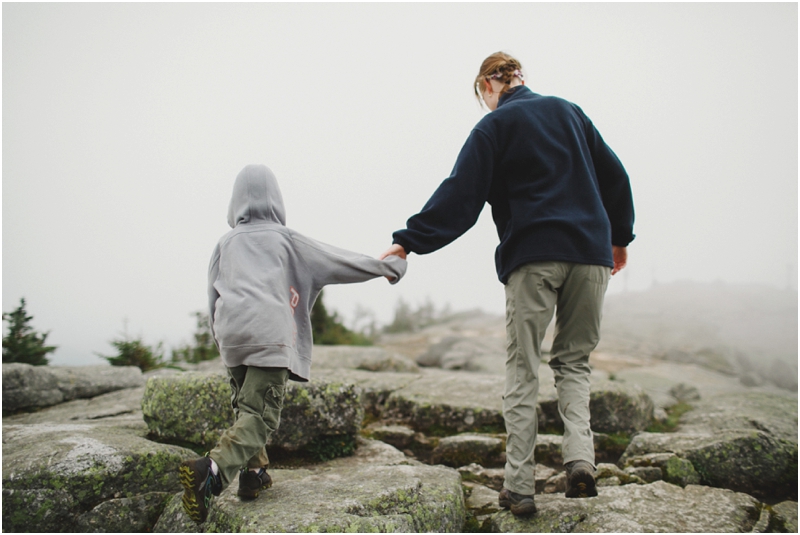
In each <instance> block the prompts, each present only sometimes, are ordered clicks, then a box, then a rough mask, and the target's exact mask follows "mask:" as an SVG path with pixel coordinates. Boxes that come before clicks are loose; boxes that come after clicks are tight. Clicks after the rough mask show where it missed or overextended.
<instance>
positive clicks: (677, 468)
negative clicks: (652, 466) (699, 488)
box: [661, 455, 700, 487]
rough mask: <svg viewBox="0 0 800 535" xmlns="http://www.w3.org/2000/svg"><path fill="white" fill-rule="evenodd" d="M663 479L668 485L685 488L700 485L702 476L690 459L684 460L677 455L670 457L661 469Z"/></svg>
mask: <svg viewBox="0 0 800 535" xmlns="http://www.w3.org/2000/svg"><path fill="white" fill-rule="evenodd" d="M661 477H662V478H663V479H664V481H666V482H667V483H672V484H673V485H678V486H681V487H685V486H686V485H697V484H699V483H700V474H698V473H697V471H696V470H695V469H694V465H693V464H692V462H691V461H689V460H688V459H682V458H680V457H678V456H677V455H675V456H673V457H670V458H669V460H668V461H667V462H666V463H664V466H663V467H662V469H661Z"/></svg>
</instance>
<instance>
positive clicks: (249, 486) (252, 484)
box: [236, 468, 272, 500]
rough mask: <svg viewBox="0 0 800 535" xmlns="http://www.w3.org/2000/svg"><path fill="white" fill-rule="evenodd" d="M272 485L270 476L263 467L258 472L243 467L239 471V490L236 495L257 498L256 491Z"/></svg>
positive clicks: (249, 498) (246, 498) (248, 498)
mask: <svg viewBox="0 0 800 535" xmlns="http://www.w3.org/2000/svg"><path fill="white" fill-rule="evenodd" d="M271 486H272V478H271V477H269V474H268V473H267V471H266V470H264V469H263V468H262V469H261V470H259V471H258V472H253V471H252V470H249V469H244V470H242V471H241V472H239V490H238V491H236V495H237V496H239V497H240V498H242V499H245V500H254V499H256V498H258V493H259V492H260V491H262V490H264V489H268V488H270V487H271Z"/></svg>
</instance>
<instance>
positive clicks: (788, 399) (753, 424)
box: [678, 390, 797, 443]
mask: <svg viewBox="0 0 800 535" xmlns="http://www.w3.org/2000/svg"><path fill="white" fill-rule="evenodd" d="M690 403H691V405H692V410H690V411H688V412H686V413H685V414H683V415H682V416H681V420H680V427H679V429H678V430H679V431H681V432H685V433H712V434H713V433H716V432H718V431H729V430H751V431H763V432H765V433H768V434H769V435H771V436H773V437H775V438H779V439H783V440H789V441H794V442H795V443H796V442H797V396H796V395H794V396H793V395H789V394H784V393H782V392H759V391H751V390H748V391H744V392H736V393H732V392H731V393H720V394H716V395H713V396H706V397H705V398H704V399H702V400H696V401H692V402H690Z"/></svg>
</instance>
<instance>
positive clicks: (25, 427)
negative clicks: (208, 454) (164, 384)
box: [3, 418, 197, 531]
mask: <svg viewBox="0 0 800 535" xmlns="http://www.w3.org/2000/svg"><path fill="white" fill-rule="evenodd" d="M17 421H19V420H17ZM146 431H147V429H146V427H145V426H144V424H143V422H140V423H139V425H138V426H136V425H132V424H130V423H126V422H124V421H123V422H122V423H120V422H117V421H115V420H114V419H113V418H110V419H108V420H98V421H89V420H82V421H78V422H76V423H63V422H59V421H57V420H55V421H52V422H50V423H30V424H25V423H7V422H6V421H4V423H3V498H4V499H3V505H4V507H3V529H4V530H6V531H30V530H33V531H48V529H45V528H52V527H55V528H56V529H54V531H78V530H82V529H81V520H80V518H81V515H84V514H85V513H89V512H90V511H92V510H94V509H95V508H96V507H97V506H98V505H99V504H101V503H103V502H106V501H108V500H113V499H119V498H128V499H131V500H134V501H137V500H140V499H139V498H137V497H140V496H143V495H147V494H150V493H159V492H168V493H173V492H175V490H176V489H179V488H180V485H179V483H178V477H177V468H178V465H179V464H180V462H181V461H182V460H184V459H189V458H193V457H196V456H197V454H195V453H194V452H193V451H191V450H188V449H185V448H181V447H178V446H170V445H166V444H157V443H154V442H151V441H149V440H147V439H146V438H145V434H146ZM155 501H156V502H157V501H158V500H155ZM137 503H141V501H138V502H137ZM150 506H153V508H154V509H159V508H160V507H162V506H163V504H162V505H159V504H155V503H153V501H148V500H147V499H145V500H144V505H141V506H137V507H140V508H139V510H142V508H144V509H148V508H150ZM116 510H117V511H120V509H119V508H117V509H116ZM153 514H155V512H153ZM101 516H103V515H102V514H101V513H100V512H98V513H97V514H96V515H94V516H93V518H94V519H95V520H94V521H91V520H90V517H92V515H89V516H87V517H84V520H85V521H86V522H90V524H94V525H96V526H97V528H98V529H99V530H101V531H105V530H106V529H110V525H108V524H105V523H104V521H101V520H99V518H100V517H101ZM148 518H151V517H148ZM145 523H146V522H145ZM151 526H152V524H151ZM151 526H148V527H151Z"/></svg>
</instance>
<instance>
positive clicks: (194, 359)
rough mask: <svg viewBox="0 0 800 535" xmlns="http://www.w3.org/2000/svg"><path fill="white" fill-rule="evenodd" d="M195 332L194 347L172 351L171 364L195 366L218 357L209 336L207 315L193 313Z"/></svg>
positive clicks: (187, 346)
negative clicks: (182, 363) (195, 325)
mask: <svg viewBox="0 0 800 535" xmlns="http://www.w3.org/2000/svg"><path fill="white" fill-rule="evenodd" d="M194 316H195V318H196V320H197V330H196V331H195V333H194V345H193V346H190V345H188V344H187V345H185V346H183V347H179V348H178V349H173V350H172V362H189V363H192V364H197V363H198V362H203V361H204V360H212V359H215V358H217V357H218V356H219V349H217V344H215V343H214V337H213V336H212V335H211V325H209V323H208V314H205V313H203V312H195V313H194Z"/></svg>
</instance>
